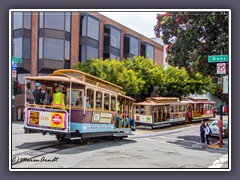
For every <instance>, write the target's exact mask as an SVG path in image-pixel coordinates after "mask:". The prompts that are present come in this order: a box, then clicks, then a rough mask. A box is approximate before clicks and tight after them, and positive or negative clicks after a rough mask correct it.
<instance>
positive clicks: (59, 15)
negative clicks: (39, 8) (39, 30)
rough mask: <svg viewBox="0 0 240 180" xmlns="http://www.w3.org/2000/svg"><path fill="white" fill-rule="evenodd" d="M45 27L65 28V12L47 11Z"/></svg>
mask: <svg viewBox="0 0 240 180" xmlns="http://www.w3.org/2000/svg"><path fill="white" fill-rule="evenodd" d="M45 28H50V29H59V30H64V12H45Z"/></svg>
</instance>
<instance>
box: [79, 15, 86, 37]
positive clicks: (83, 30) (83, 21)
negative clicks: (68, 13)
mask: <svg viewBox="0 0 240 180" xmlns="http://www.w3.org/2000/svg"><path fill="white" fill-rule="evenodd" d="M80 36H87V16H80Z"/></svg>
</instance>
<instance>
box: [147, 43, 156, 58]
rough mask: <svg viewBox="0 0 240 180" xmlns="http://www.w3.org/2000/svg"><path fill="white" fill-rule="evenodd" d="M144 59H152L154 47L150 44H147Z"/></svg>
mask: <svg viewBox="0 0 240 180" xmlns="http://www.w3.org/2000/svg"><path fill="white" fill-rule="evenodd" d="M145 57H146V58H149V59H152V60H153V58H154V47H153V46H152V45H150V44H147V51H146V56H145Z"/></svg>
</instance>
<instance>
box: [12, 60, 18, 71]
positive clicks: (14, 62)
mask: <svg viewBox="0 0 240 180" xmlns="http://www.w3.org/2000/svg"><path fill="white" fill-rule="evenodd" d="M16 69H17V61H12V70H16Z"/></svg>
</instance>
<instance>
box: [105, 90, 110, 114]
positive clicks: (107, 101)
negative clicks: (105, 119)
mask: <svg viewBox="0 0 240 180" xmlns="http://www.w3.org/2000/svg"><path fill="white" fill-rule="evenodd" d="M109 98H110V96H109V94H104V110H109Z"/></svg>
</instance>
